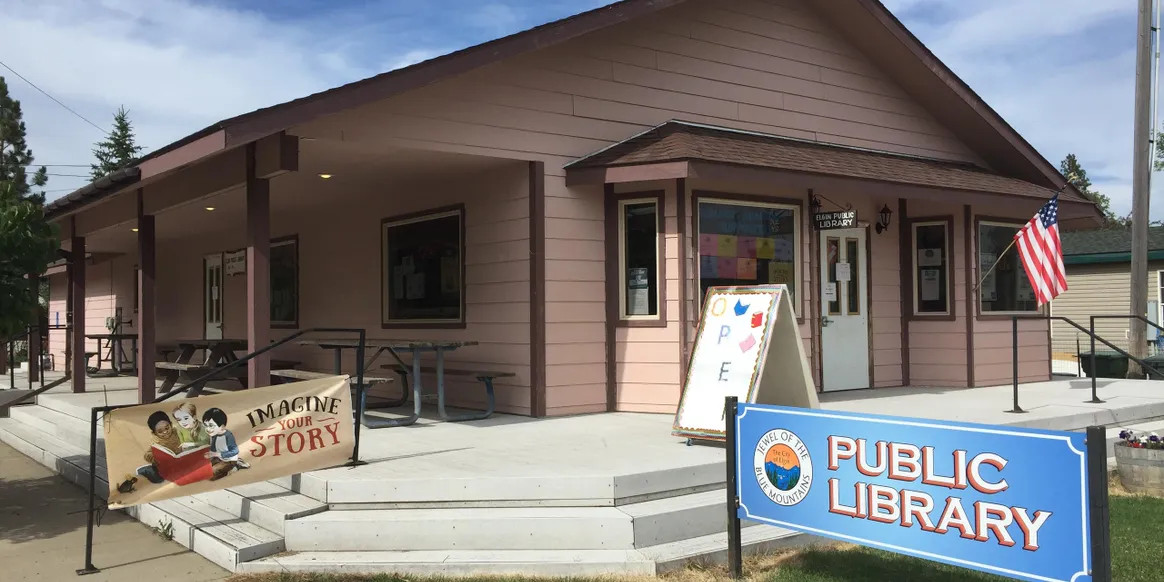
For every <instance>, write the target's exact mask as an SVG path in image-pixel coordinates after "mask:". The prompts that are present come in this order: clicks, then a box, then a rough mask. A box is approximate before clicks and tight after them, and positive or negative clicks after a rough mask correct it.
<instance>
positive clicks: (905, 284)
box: [897, 198, 913, 386]
mask: <svg viewBox="0 0 1164 582" xmlns="http://www.w3.org/2000/svg"><path fill="white" fill-rule="evenodd" d="M897 233H898V234H897V237H898V240H897V248H898V250H899V251H900V252H899V253H898V256H899V257H900V259H899V260H900V261H901V264H899V265H898V269H897V270H898V272H900V273H901V279H900V283H899V284H900V285H901V385H902V386H909V322H910V318H909V312H910V311H912V309H906V308H905V306H906V305H910V304H912V302H911V301H910V299H911V298H912V293H910V291H909V287H910V282H911V281H912V280H913V278H912V277H910V275H909V269H907V268H905V265H907V264H913V261H911V260H910V257H909V247H910V245H909V244H906V242H905V241H907V240H909V238H910V237H909V208H908V205H907V203H906V200H905V198H898V199H897Z"/></svg>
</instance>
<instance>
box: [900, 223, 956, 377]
mask: <svg viewBox="0 0 1164 582" xmlns="http://www.w3.org/2000/svg"><path fill="white" fill-rule="evenodd" d="M906 211H907V213H908V214H909V219H910V220H914V219H922V220H924V219H935V220H937V219H945V218H946V217H949V218H950V219H951V224H950V226H951V227H952V228H951V230H950V231H949V236H950V245H951V246H950V248H949V258H950V260H951V265H952V271H951V272H950V296H951V298H952V302H951V306H952V309H953V311H954V315H955V319H954V320H952V321H951V320H949V319H945V318H943V317H940V316H933V317H931V316H913V319H912V320H911V321H910V322H909V383H910V385H911V386H939V387H956V386H966V380H967V375H966V374H967V368H966V364H967V352H966V314H967V310H966V254H965V253H966V229H965V227H964V222H965V218H964V216H963V209H962V205H961V204H956V203H940V202H932V201H928V200H910V201H908V202H907V209H906ZM927 222H928V220H927ZM905 244H906V245H908V246H909V253H908V255H909V257H910V262H909V263H908V264H906V265H905V269H906V271H907V272H908V273H909V277H908V278H907V281H908V282H909V285H910V286H911V289H910V290H909V293H908V294H907V295H906V296H907V297H908V298H909V299H908V300H907V301H908V303H906V304H904V305H902V308H903V309H905V310H906V312H907V313H909V314H912V313H913V295H914V291H913V289H912V286H914V281H913V268H914V266H913V261H914V254H915V253H916V252H917V249H915V248H914V247H913V232H912V228H911V229H910V232H909V233H908V234H907V238H906V240H905Z"/></svg>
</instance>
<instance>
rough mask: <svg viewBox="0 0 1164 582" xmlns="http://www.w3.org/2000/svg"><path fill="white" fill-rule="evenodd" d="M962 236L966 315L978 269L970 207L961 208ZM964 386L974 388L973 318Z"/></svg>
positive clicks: (973, 299) (968, 330)
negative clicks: (975, 261) (964, 256)
mask: <svg viewBox="0 0 1164 582" xmlns="http://www.w3.org/2000/svg"><path fill="white" fill-rule="evenodd" d="M962 215H963V217H962V228H963V233H962V236H963V237H964V238H965V239H966V240H965V243H964V244H963V247H964V249H965V251H966V252H965V253H964V254H965V255H966V258H965V261H966V268H965V272H966V302H967V303H966V313H967V314H969V313H971V310H972V308H971V307H970V306H971V305H973V304H974V303H977V302H978V301H977V298H976V297H975V296H974V284H975V283H977V282H978V275H977V273H978V269H976V268H975V263H974V251H975V250H976V249H977V247H976V246H974V245H972V244H971V243H972V242H974V241H976V240H977V239H975V238H973V237H972V236H971V232H970V229H971V228H972V222H973V217H972V216H971V211H970V205H969V204H965V205H963V206H962ZM966 386H968V387H970V388H973V387H974V318H973V317H967V318H966Z"/></svg>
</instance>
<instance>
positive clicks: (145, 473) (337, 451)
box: [105, 376, 355, 509]
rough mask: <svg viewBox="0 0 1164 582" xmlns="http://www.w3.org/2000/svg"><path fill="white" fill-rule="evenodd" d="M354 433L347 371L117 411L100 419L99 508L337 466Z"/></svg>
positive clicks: (347, 451) (347, 455)
mask: <svg viewBox="0 0 1164 582" xmlns="http://www.w3.org/2000/svg"><path fill="white" fill-rule="evenodd" d="M354 430H355V426H354V421H353V418H352V399H351V392H350V389H349V387H348V377H347V376H335V377H330V378H321V379H318V380H308V381H305V382H294V383H289V384H280V385H277V386H267V387H262V388H252V389H249V390H241V391H238V392H230V393H225V394H214V395H210V396H199V397H196V398H176V399H174V400H168V401H164V402H156V403H153V404H142V405H138V406H129V407H126V408H119V409H117V410H114V411H112V412H110V413H108V414H107V415H106V416H105V455H106V465H107V472H108V473H107V477H108V481H109V498H108V501H109V507H110V508H113V509H116V508H119V507H127V506H130V505H137V504H139V503H150V502H153V501H160V500H162V499H169V498H172V497H181V496H184V495H194V494H196V493H204V492H207V491H214V490H216V489H224V488H226V487H232V486H236V485H243V484H246V483H255V482H259V481H266V480H269V479H274V478H277V477H282V476H285V475H292V474H295V473H303V472H306V471H312V470H316V469H323V468H328V467H334V466H337V465H342V464H343V463H345V462H347V461H348V459H349V458H351V456H352V449H353V446H354V443H355V436H354Z"/></svg>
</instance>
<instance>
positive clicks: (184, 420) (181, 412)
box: [173, 402, 210, 450]
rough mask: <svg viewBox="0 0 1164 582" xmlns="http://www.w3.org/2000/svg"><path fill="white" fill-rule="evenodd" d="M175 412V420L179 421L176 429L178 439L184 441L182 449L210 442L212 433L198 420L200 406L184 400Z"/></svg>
mask: <svg viewBox="0 0 1164 582" xmlns="http://www.w3.org/2000/svg"><path fill="white" fill-rule="evenodd" d="M173 412H174V420H176V421H178V426H176V427H174V430H175V431H177V432H178V440H180V441H182V450H186V449H193V448H197V447H200V446H202V445H209V444H210V435H209V434H206V427H205V426H203V424H202V421H201V420H198V408H197V407H195V406H194V403H193V402H183V403H181V404H179V405H178V407H177V408H175V409H174V411H173Z"/></svg>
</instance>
